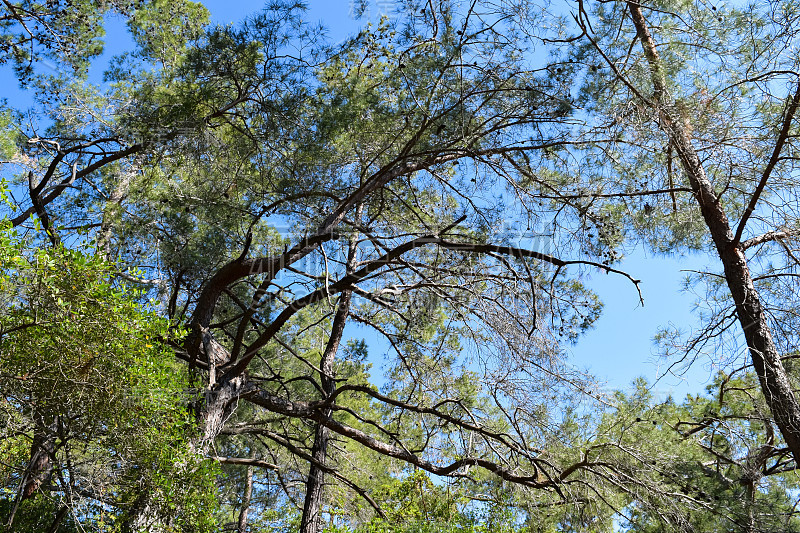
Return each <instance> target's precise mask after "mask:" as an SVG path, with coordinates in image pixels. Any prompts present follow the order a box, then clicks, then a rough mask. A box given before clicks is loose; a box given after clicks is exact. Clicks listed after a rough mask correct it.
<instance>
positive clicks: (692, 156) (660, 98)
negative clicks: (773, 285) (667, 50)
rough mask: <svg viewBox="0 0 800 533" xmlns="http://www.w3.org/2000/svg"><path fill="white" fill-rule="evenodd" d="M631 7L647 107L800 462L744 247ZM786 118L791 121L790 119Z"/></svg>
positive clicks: (784, 382)
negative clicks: (646, 75)
mask: <svg viewBox="0 0 800 533" xmlns="http://www.w3.org/2000/svg"><path fill="white" fill-rule="evenodd" d="M628 7H629V9H630V13H631V17H632V19H633V23H634V25H635V26H636V31H637V35H638V37H639V40H640V41H641V43H642V48H643V50H644V53H645V56H646V57H647V60H648V62H649V64H650V72H651V79H652V82H653V100H652V101H650V102H648V103H649V104H650V106H651V108H652V109H653V110H654V111H655V112H656V113H658V117H659V121H660V124H659V125H660V127H661V129H662V130H663V131H664V132H665V133H666V134H667V136H668V137H669V141H670V144H671V145H672V146H673V147H674V148H675V152H676V153H677V155H678V157H679V158H680V160H681V163H682V165H683V168H684V171H685V172H686V175H687V176H688V178H689V182H690V185H691V188H692V191H693V192H694V196H695V199H696V200H697V203H698V205H699V207H700V212H701V213H702V215H703V219H704V221H705V223H706V226H707V227H708V229H709V232H710V234H711V238H712V240H713V242H714V245H715V247H716V249H717V254H718V255H719V258H720V261H721V262H722V265H723V268H724V272H725V279H726V281H727V284H728V289H729V290H730V293H731V296H732V297H733V300H734V303H735V305H736V313H737V317H738V319H739V323H740V325H741V327H742V330H743V331H744V336H745V340H746V342H747V347H748V349H749V352H750V357H751V359H752V362H753V367H754V369H755V371H756V374H757V375H758V380H759V383H760V385H761V390H762V392H763V394H764V399H765V401H766V403H767V405H768V406H769V408H770V411H771V412H772V416H773V418H774V419H775V423H776V424H777V426H778V428H779V429H780V431H781V434H782V435H783V438H784V440H785V441H786V444H787V445H788V447H789V449H790V450H791V452H792V455H793V456H794V458H795V461H797V462H800V405H799V404H798V402H797V398H795V395H794V392H793V391H792V388H791V384H790V383H789V378H788V376H787V374H786V370H785V369H784V367H783V364H782V363H781V359H780V355H779V354H778V349H777V347H776V346H775V342H774V341H773V339H772V332H771V330H770V327H769V325H768V323H767V318H766V315H765V314H764V308H763V306H762V304H761V299H760V297H759V295H758V291H757V290H756V288H755V285H754V284H753V278H752V276H751V275H750V268H749V266H748V264H747V258H746V257H745V254H744V248H743V246H742V245H741V243H740V242H737V240H736V239H735V237H734V234H733V231H732V230H731V225H730V223H729V222H728V217H727V215H726V213H725V211H724V209H723V208H722V204H721V202H720V201H719V198H718V197H717V194H716V191H715V190H714V188H713V187H712V184H711V182H710V181H709V179H708V177H707V176H706V173H705V170H704V168H703V165H702V163H701V161H700V159H699V157H698V156H697V153H696V151H695V150H694V147H693V146H692V142H691V139H690V137H689V135H688V133H687V132H686V129H685V126H684V125H683V121H682V120H681V118H680V117H679V116H677V114H676V113H675V112H674V110H673V109H672V106H671V102H669V101H667V99H666V95H667V91H666V82H665V79H664V74H663V72H664V69H663V65H662V63H661V58H660V57H659V55H658V51H657V48H656V45H655V42H654V41H653V38H652V36H651V34H650V31H649V29H648V27H647V22H646V20H645V18H644V15H643V14H642V11H641V8H640V4H638V3H634V2H630V1H629V2H628ZM787 118H788V119H791V116H788V117H787Z"/></svg>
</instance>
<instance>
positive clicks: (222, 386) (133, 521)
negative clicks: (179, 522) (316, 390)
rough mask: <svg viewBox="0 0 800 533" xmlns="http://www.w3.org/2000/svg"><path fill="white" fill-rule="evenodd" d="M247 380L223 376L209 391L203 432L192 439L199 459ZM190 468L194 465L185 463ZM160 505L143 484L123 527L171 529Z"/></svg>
mask: <svg viewBox="0 0 800 533" xmlns="http://www.w3.org/2000/svg"><path fill="white" fill-rule="evenodd" d="M245 384H246V378H245V376H243V375H240V376H236V377H234V378H231V379H228V380H224V381H223V382H222V383H219V384H218V386H216V387H214V388H212V389H211V390H209V391H207V393H206V406H205V408H204V409H203V411H202V413H201V416H200V419H201V435H200V437H199V438H198V439H197V440H196V441H194V442H192V443H190V445H189V448H190V450H191V451H192V452H193V453H194V454H195V455H196V457H197V458H198V459H199V460H202V459H204V458H205V457H207V456H208V455H209V451H210V449H211V446H212V445H213V443H214V440H215V439H216V438H217V436H218V435H219V433H220V431H222V428H223V426H224V424H225V420H227V418H228V417H229V416H230V414H231V412H232V411H233V409H234V408H235V404H236V399H237V398H238V397H239V394H240V392H241V391H242V389H243V388H244V386H245ZM184 466H185V467H186V468H191V467H192V465H191V464H188V465H184ZM168 518H169V517H168V516H166V515H165V513H164V512H162V511H161V510H160V509H159V504H158V496H157V493H156V492H155V491H154V490H153V488H151V487H147V486H146V482H145V487H144V488H143V493H142V495H141V497H140V498H139V500H138V501H137V502H136V503H135V504H134V507H133V509H132V511H131V512H130V513H129V518H128V519H127V521H126V528H125V529H124V531H126V532H127V531H130V532H132V533H142V532H147V533H160V532H162V531H167V530H168V524H167V521H166V520H167V519H168Z"/></svg>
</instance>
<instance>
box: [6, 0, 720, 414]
mask: <svg viewBox="0 0 800 533" xmlns="http://www.w3.org/2000/svg"><path fill="white" fill-rule="evenodd" d="M355 2H356V0H312V1H310V2H308V4H309V8H310V9H309V12H308V20H309V21H310V22H321V23H322V24H323V25H324V26H325V27H326V28H328V30H329V38H330V39H331V41H332V42H336V41H339V40H341V39H343V38H345V37H346V36H348V35H350V34H351V33H353V32H355V31H357V29H358V28H359V27H360V26H361V25H363V24H365V23H366V22H368V21H372V22H375V21H377V20H379V19H380V16H381V15H382V14H387V15H389V16H391V15H392V13H394V11H395V2H394V1H393V0H370V2H369V4H368V6H367V9H366V11H365V17H364V18H363V19H361V20H356V19H355V18H354V16H353V11H354V4H355ZM203 4H204V5H205V6H206V7H207V8H208V9H209V10H210V11H211V14H212V21H213V22H215V23H221V24H227V23H230V22H233V23H236V22H238V21H240V20H242V19H243V18H245V17H246V16H248V15H250V14H253V13H255V12H258V11H259V10H260V9H262V7H263V5H264V2H262V1H255V0H246V1H240V0H236V1H232V0H207V1H204V2H203ZM128 46H130V39H129V38H127V36H126V32H125V28H124V25H123V24H122V22H121V21H120V20H118V19H117V20H113V19H112V20H109V26H108V43H107V51H106V54H104V56H103V57H102V58H100V60H98V61H97V62H96V64H97V65H98V68H97V70H95V71H94V72H92V78H93V79H94V80H95V81H97V80H99V79H100V77H101V76H102V65H105V64H107V59H108V58H109V57H110V56H112V55H114V54H117V53H120V52H122V51H124V50H125V49H126V48H127V47H128ZM6 73H8V72H7V71H6ZM3 74H4V73H3V71H2V70H0V76H3ZM3 77H5V76H3ZM0 96H3V97H5V98H8V99H9V101H10V102H12V103H13V104H15V105H19V104H20V103H21V102H24V101H26V99H27V97H26V96H25V95H24V94H23V93H21V92H20V91H19V90H18V89H17V88H16V87H13V86H12V84H5V85H4V87H3V91H2V94H1V95H0ZM708 262H709V261H708V260H707V259H706V258H704V257H698V256H693V257H688V258H687V257H683V258H665V257H653V256H651V255H648V254H647V253H646V252H644V251H642V250H638V251H636V252H634V253H632V254H631V255H630V256H629V257H628V258H627V259H626V260H625V261H624V262H623V263H622V265H621V266H622V268H623V269H625V270H626V271H628V272H629V273H630V274H631V275H632V276H634V277H635V278H638V279H641V280H642V284H641V290H642V293H643V296H644V299H645V306H644V307H641V306H640V305H639V299H638V295H637V293H636V290H635V289H634V287H633V286H632V285H631V283H630V282H629V281H627V280H626V279H624V278H622V277H621V276H614V275H605V274H602V273H599V272H598V273H596V274H594V275H592V277H591V278H590V280H589V281H588V285H589V286H590V287H591V288H592V289H594V290H595V291H596V292H597V293H598V294H599V296H600V297H601V299H602V300H603V302H604V303H605V309H604V313H603V316H602V317H601V319H600V320H599V321H598V323H597V325H596V327H595V329H593V330H592V331H590V332H589V333H588V334H586V335H585V336H584V337H582V338H581V339H580V340H579V342H578V344H577V345H576V346H574V347H572V348H571V351H572V354H573V363H574V364H575V365H576V366H578V367H581V368H586V369H588V370H590V371H592V372H593V373H594V374H596V375H597V376H598V377H599V378H601V379H605V380H607V382H608V386H609V388H627V387H628V386H629V385H630V383H631V381H632V380H633V379H635V378H636V377H638V376H644V377H646V378H647V379H648V380H649V381H650V382H651V383H652V382H653V381H654V380H655V379H656V378H657V377H659V376H660V375H661V373H663V371H664V370H665V369H666V367H667V366H668V362H665V361H663V360H660V361H659V360H658V359H657V358H656V356H655V353H656V351H657V350H656V348H655V346H654V344H653V342H652V339H653V336H654V335H655V333H656V332H657V330H658V328H659V327H662V326H666V325H669V324H670V323H672V324H675V325H678V326H679V327H681V328H683V329H687V328H691V327H692V325H693V324H694V322H695V320H694V318H693V317H692V315H691V308H692V303H693V297H692V296H691V295H688V294H684V293H681V292H680V288H681V284H682V280H683V277H684V276H685V273H684V272H681V270H682V269H701V268H702V267H703V266H704V265H705V264H706V263H708ZM353 333H354V334H356V335H358V332H356V331H354V332H353ZM371 344H372V346H371V348H372V351H373V356H378V357H377V359H378V360H376V365H379V364H380V362H379V359H380V355H381V354H376V353H374V352H375V351H378V352H380V351H381V350H385V347H383V346H381V344H380V343H375V342H373V343H371ZM710 372H711V369H710V368H709V367H708V365H707V364H705V363H704V362H703V361H700V362H699V364H696V365H695V366H694V367H693V368H692V369H691V371H690V372H689V373H688V374H686V375H685V376H684V378H683V379H680V378H675V377H666V378H664V379H663V380H662V381H661V382H659V383H658V384H657V385H656V386H655V391H656V393H657V394H658V396H664V395H666V394H670V393H671V394H673V395H674V396H676V399H680V398H681V397H682V396H683V395H685V394H686V393H687V392H700V391H701V390H702V388H703V383H704V382H705V381H707V380H708V378H709V377H710V375H711V374H710Z"/></svg>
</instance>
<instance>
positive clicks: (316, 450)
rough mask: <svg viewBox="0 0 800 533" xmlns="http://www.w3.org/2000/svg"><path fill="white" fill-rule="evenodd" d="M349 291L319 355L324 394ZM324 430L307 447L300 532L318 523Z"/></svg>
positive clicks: (309, 532) (313, 530)
mask: <svg viewBox="0 0 800 533" xmlns="http://www.w3.org/2000/svg"><path fill="white" fill-rule="evenodd" d="M351 255H352V253H351ZM351 295H352V292H351V291H345V292H343V293H342V295H341V296H340V297H339V301H338V304H337V309H336V316H335V317H334V319H333V326H332V328H331V336H330V338H329V339H328V344H327V345H326V346H325V351H324V352H323V354H322V358H321V359H320V365H319V369H320V382H321V385H322V390H323V392H324V394H325V396H326V397H328V396H330V395H331V394H333V391H334V388H335V387H336V383H335V381H334V379H333V362H334V360H335V359H336V352H337V351H338V349H339V343H340V342H341V340H342V335H343V334H344V326H345V324H346V323H347V315H348V314H349V313H350V299H351ZM323 416H325V417H326V418H327V417H330V416H331V410H330V409H326V410H325V412H324V413H323ZM328 431H329V430H328V428H326V427H325V426H323V425H321V424H317V427H316V431H315V433H314V445H313V447H312V449H311V456H312V458H313V459H314V462H312V463H311V464H310V465H309V468H308V480H307V481H306V497H305V501H304V503H303V518H302V520H301V522H300V532H301V533H318V532H319V531H320V526H321V524H322V520H321V519H322V489H323V488H324V486H325V472H324V471H323V470H322V468H320V465H324V464H325V461H326V459H327V456H328V438H329V435H328Z"/></svg>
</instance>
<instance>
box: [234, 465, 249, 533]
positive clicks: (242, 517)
mask: <svg viewBox="0 0 800 533" xmlns="http://www.w3.org/2000/svg"><path fill="white" fill-rule="evenodd" d="M252 496H253V465H249V466H248V467H247V479H246V480H245V487H244V497H243V498H242V510H241V511H239V523H238V524H237V527H236V530H237V532H238V533H245V532H246V531H247V513H248V511H249V509H250V498H252Z"/></svg>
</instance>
